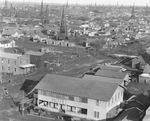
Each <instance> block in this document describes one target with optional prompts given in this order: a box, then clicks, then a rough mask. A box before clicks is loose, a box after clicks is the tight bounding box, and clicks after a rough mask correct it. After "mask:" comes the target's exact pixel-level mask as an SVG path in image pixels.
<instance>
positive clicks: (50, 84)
mask: <svg viewBox="0 0 150 121" xmlns="http://www.w3.org/2000/svg"><path fill="white" fill-rule="evenodd" d="M107 80H109V81H107ZM114 80H116V79H112V78H106V77H105V78H104V77H103V78H101V79H99V80H96V79H83V78H74V77H67V76H60V75H53V74H47V75H46V76H45V77H44V78H43V79H42V80H41V81H40V82H39V83H38V84H37V86H36V87H35V89H43V90H48V91H52V92H57V93H62V94H67V95H74V96H81V97H87V98H91V99H99V100H103V101H109V100H110V99H111V97H112V95H113V93H114V91H115V90H116V88H117V87H118V82H114Z"/></svg>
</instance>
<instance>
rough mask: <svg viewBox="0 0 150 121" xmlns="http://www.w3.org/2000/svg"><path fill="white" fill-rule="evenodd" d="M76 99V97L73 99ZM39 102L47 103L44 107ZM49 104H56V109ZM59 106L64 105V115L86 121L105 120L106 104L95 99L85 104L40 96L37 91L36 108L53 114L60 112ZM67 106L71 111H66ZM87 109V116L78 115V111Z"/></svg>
mask: <svg viewBox="0 0 150 121" xmlns="http://www.w3.org/2000/svg"><path fill="white" fill-rule="evenodd" d="M75 98H76V97H75ZM41 100H44V101H47V102H48V103H47V102H45V103H46V105H45V106H44V103H41V104H39V103H40V102H41ZM51 102H52V103H58V104H59V105H58V107H57V108H52V107H51ZM60 104H61V105H62V104H64V107H63V108H64V110H65V114H68V115H72V116H77V117H81V118H87V119H92V120H101V119H106V102H104V101H100V100H95V99H88V100H87V103H85V102H79V101H77V100H76V101H72V100H69V99H60V98H56V97H51V96H48V95H42V94H40V92H39V91H38V106H39V107H40V108H43V109H46V110H49V111H53V112H59V111H60V108H61V107H60ZM68 106H69V107H70V106H71V107H73V109H74V110H73V111H70V110H68ZM80 108H82V109H87V114H81V113H79V112H78V111H79V109H80Z"/></svg>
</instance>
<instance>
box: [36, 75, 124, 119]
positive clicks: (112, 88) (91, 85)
mask: <svg viewBox="0 0 150 121" xmlns="http://www.w3.org/2000/svg"><path fill="white" fill-rule="evenodd" d="M122 83H123V81H122V79H112V78H106V77H104V78H101V79H99V80H97V79H94V78H93V79H91V78H89V79H83V78H74V77H66V76H60V75H51V74H47V75H46V76H45V77H44V78H43V79H42V80H41V81H40V82H39V83H38V84H37V85H36V87H35V88H34V89H37V90H38V96H37V105H38V107H40V108H43V109H46V110H49V111H53V112H64V115H71V116H73V117H80V118H86V119H90V120H102V119H104V120H106V119H107V118H111V117H113V116H115V115H117V108H116V106H118V105H119V104H120V103H121V102H122V101H123V88H121V87H120V86H119V84H122ZM112 110H113V111H112Z"/></svg>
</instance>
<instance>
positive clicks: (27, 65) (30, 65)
mask: <svg viewBox="0 0 150 121" xmlns="http://www.w3.org/2000/svg"><path fill="white" fill-rule="evenodd" d="M20 67H21V68H29V67H35V64H26V65H21V66H20Z"/></svg>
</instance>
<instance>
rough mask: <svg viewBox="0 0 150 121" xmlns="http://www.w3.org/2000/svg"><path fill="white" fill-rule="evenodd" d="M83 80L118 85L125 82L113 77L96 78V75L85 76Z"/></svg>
mask: <svg viewBox="0 0 150 121" xmlns="http://www.w3.org/2000/svg"><path fill="white" fill-rule="evenodd" d="M82 78H83V79H85V80H87V79H90V80H97V81H100V82H105V83H116V84H118V85H119V84H121V83H122V82H123V79H119V78H118V79H117V78H111V77H103V76H95V75H89V74H85V75H84V76H83V77H82Z"/></svg>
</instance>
